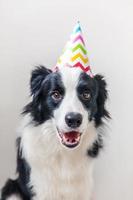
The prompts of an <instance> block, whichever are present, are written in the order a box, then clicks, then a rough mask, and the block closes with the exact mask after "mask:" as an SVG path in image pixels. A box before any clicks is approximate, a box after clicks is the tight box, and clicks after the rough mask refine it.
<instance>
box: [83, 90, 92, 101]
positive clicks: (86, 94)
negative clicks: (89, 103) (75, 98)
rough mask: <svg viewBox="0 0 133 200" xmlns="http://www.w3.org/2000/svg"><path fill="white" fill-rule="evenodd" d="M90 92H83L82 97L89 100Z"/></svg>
mask: <svg viewBox="0 0 133 200" xmlns="http://www.w3.org/2000/svg"><path fill="white" fill-rule="evenodd" d="M90 97H91V96H90V93H89V92H87V91H86V92H84V93H83V94H82V98H83V99H84V100H89V99H90Z"/></svg>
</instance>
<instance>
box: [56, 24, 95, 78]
mask: <svg viewBox="0 0 133 200" xmlns="http://www.w3.org/2000/svg"><path fill="white" fill-rule="evenodd" d="M63 66H68V67H75V68H80V69H81V70H83V71H84V72H86V73H87V74H88V75H89V76H91V77H93V74H92V72H91V69H90V64H89V59H88V55H87V50H86V47H85V42H84V39H83V35H82V30H81V27H80V23H79V22H78V23H77V24H76V26H75V27H74V30H73V32H72V34H71V36H70V40H69V41H68V42H67V44H66V46H65V48H64V50H63V54H62V55H61V56H60V58H59V59H58V62H57V64H56V67H55V69H60V68H61V67H63Z"/></svg>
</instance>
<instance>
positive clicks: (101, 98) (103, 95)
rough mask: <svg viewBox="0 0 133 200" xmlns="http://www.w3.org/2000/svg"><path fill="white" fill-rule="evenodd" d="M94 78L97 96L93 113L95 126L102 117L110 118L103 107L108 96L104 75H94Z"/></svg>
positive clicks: (100, 121)
mask: <svg viewBox="0 0 133 200" xmlns="http://www.w3.org/2000/svg"><path fill="white" fill-rule="evenodd" d="M94 78H95V80H96V81H97V85H98V96H97V100H96V101H97V112H96V114H95V121H96V126H99V125H100V124H101V123H102V118H103V117H104V118H110V116H109V113H108V111H107V110H106V109H105V102H106V100H107V97H108V92H107V89H106V86H107V84H106V82H105V80H104V77H103V76H101V75H96V76H95V77H94Z"/></svg>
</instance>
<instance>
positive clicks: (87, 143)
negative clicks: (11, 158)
mask: <svg viewBox="0 0 133 200" xmlns="http://www.w3.org/2000/svg"><path fill="white" fill-rule="evenodd" d="M30 88H31V102H30V103H29V104H28V105H26V106H25V108H24V111H23V122H22V126H21V131H20V136H19V137H18V139H17V149H18V152H17V178H16V180H11V179H9V180H8V181H7V183H6V184H5V186H4V187H3V189H2V194H1V200H91V195H92V190H93V163H94V160H95V158H96V157H97V156H98V154H99V151H100V149H101V148H102V147H103V139H102V134H101V133H99V131H98V130H99V127H101V126H102V125H103V119H104V118H109V114H108V112H107V110H106V109H105V102H106V100H107V90H106V82H105V80H104V79H103V77H102V76H101V75H96V76H94V77H93V78H91V77H90V76H89V75H87V74H86V73H85V72H83V71H82V70H81V69H78V68H70V67H67V66H64V67H63V68H62V69H60V70H59V71H56V72H52V71H51V70H50V69H47V68H45V67H43V66H39V67H37V68H36V69H35V70H33V72H32V75H31V81H30Z"/></svg>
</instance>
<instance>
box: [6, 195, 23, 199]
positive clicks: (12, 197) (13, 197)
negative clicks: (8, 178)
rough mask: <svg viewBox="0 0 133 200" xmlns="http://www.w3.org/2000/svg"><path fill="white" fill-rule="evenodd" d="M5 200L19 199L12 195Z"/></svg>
mask: <svg viewBox="0 0 133 200" xmlns="http://www.w3.org/2000/svg"><path fill="white" fill-rule="evenodd" d="M7 200H21V198H20V197H19V196H18V195H12V196H10V197H8V198H7Z"/></svg>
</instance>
